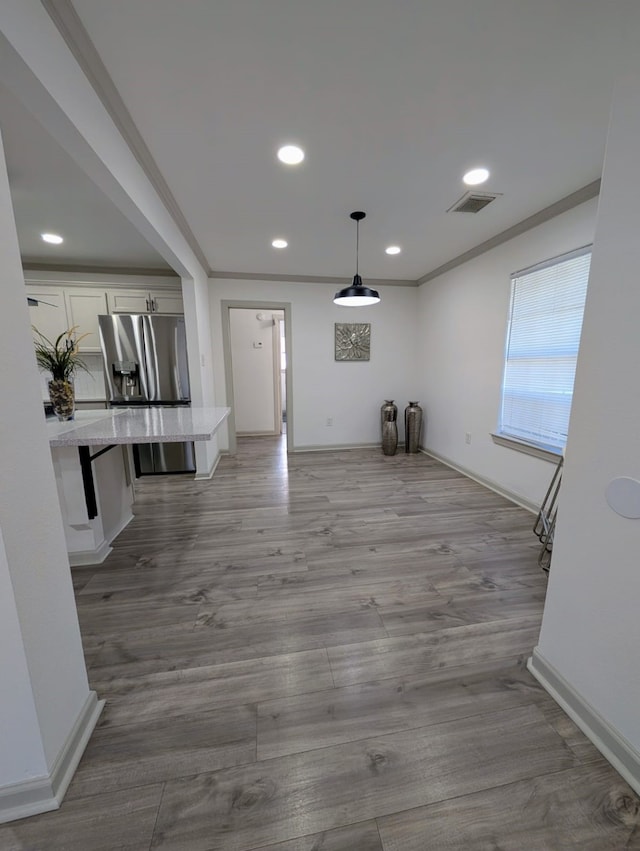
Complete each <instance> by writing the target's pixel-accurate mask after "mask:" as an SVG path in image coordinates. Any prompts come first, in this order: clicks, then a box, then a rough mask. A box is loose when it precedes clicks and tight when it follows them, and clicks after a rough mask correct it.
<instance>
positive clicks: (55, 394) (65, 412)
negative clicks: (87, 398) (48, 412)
mask: <svg viewBox="0 0 640 851" xmlns="http://www.w3.org/2000/svg"><path fill="white" fill-rule="evenodd" d="M48 386H49V400H50V402H51V405H52V406H53V413H54V414H55V415H56V417H57V418H58V419H59V420H61V421H64V420H72V419H73V414H74V411H75V407H76V404H75V396H74V392H73V382H72V381H68V380H66V381H65V380H64V379H61V378H54V379H52V380H51V381H50V382H49V385H48Z"/></svg>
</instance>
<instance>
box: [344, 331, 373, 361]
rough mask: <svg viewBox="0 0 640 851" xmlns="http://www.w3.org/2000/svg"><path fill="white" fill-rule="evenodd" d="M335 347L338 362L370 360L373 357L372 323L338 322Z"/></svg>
mask: <svg viewBox="0 0 640 851" xmlns="http://www.w3.org/2000/svg"><path fill="white" fill-rule="evenodd" d="M335 345H336V360H339V361H354V360H355V361H366V360H369V357H370V355H371V323H370V322H336V323H335Z"/></svg>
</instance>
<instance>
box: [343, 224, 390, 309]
mask: <svg viewBox="0 0 640 851" xmlns="http://www.w3.org/2000/svg"><path fill="white" fill-rule="evenodd" d="M365 216H366V213H363V212H362V211H360V210H356V211H355V212H354V213H351V214H350V218H352V219H354V221H355V223H356V273H355V275H354V276H353V281H352V283H351V286H350V287H345V288H344V289H343V290H340V292H337V293H336V294H335V296H334V297H333V302H334V304H339V305H341V306H342V307H366V306H367V305H369V304H377V303H378V302H379V301H380V296H379V295H378V293H377V291H376V290H372V289H370V288H369V287H365V286H364V284H363V283H362V278H361V277H360V275H359V274H358V255H359V249H360V222H361V221H362V219H364V217H365Z"/></svg>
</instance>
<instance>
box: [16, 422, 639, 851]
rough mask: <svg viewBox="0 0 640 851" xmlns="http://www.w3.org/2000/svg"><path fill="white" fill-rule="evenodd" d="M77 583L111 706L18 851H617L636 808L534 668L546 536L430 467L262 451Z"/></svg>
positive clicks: (499, 502)
mask: <svg viewBox="0 0 640 851" xmlns="http://www.w3.org/2000/svg"><path fill="white" fill-rule="evenodd" d="M135 510H136V517H135V520H134V522H133V523H132V524H131V525H130V526H129V527H128V528H127V529H126V530H125V531H124V532H123V533H122V534H121V535H120V537H119V538H118V540H117V542H116V544H115V550H114V552H113V554H112V555H111V556H110V557H109V558H108V560H107V561H106V563H105V564H104V565H103V566H102V567H100V568H99V569H96V568H83V569H77V570H75V571H74V574H73V579H74V584H75V588H76V594H77V603H78V614H79V619H80V625H81V629H82V634H83V640H84V645H85V651H86V658H87V664H88V667H89V674H90V680H91V685H92V687H93V688H95V689H96V690H97V691H98V694H99V695H100V696H101V697H104V698H106V699H107V706H106V709H105V711H104V714H103V716H102V718H101V720H100V723H99V726H98V728H97V729H96V731H95V733H94V735H93V737H92V739H91V742H90V743H89V746H88V748H87V751H86V753H85V756H84V757H83V759H82V762H81V764H80V766H79V768H78V771H77V773H76V776H75V778H74V780H73V782H72V784H71V786H70V788H69V791H68V794H67V797H66V799H65V801H64V803H63V805H62V808H61V809H60V810H59V811H57V812H54V813H47V814H44V815H42V816H36V817H33V818H31V819H25V820H23V821H20V822H14V823H13V824H9V825H5V826H3V827H0V848H2V849H3V851H27V849H28V851H76V849H77V851H115V849H119V851H150V849H154V851H249V849H262V851H453V850H454V849H455V851H463V850H464V851H565V849H567V851H568V849H581V851H622V849H636V851H637V849H640V805H639V802H638V799H637V798H636V796H635V795H634V794H633V792H632V791H631V790H630V789H629V787H628V786H627V785H626V784H625V783H624V782H623V781H622V780H621V778H620V777H619V776H618V775H617V774H616V773H615V772H614V771H613V769H612V768H611V767H610V766H609V765H608V763H606V762H605V761H604V759H603V758H602V757H601V756H600V755H599V753H598V752H597V751H596V750H595V749H594V748H593V747H592V745H591V744H590V743H589V742H588V741H587V740H586V738H585V737H584V736H583V735H582V733H581V732H580V731H579V730H578V729H577V728H576V727H575V725H574V724H573V723H572V722H571V721H570V720H569V719H568V718H567V717H566V716H565V715H564V714H563V713H562V712H561V710H560V709H559V708H558V707H557V706H556V704H555V703H554V702H553V701H552V700H551V699H550V698H549V697H548V695H546V693H545V692H544V691H543V690H542V689H541V688H540V687H539V686H538V685H537V683H536V682H535V681H534V680H533V678H532V677H531V676H530V675H529V673H528V672H527V671H526V668H525V662H526V658H527V656H528V655H529V654H530V652H531V650H532V648H533V647H534V645H535V644H536V641H537V636H538V631H539V627H540V618H541V613H542V608H543V604H544V596H545V590H546V581H547V580H546V576H545V575H544V574H543V573H542V572H541V571H540V569H539V568H538V567H537V564H536V556H537V540H536V539H535V538H534V536H533V534H532V531H531V526H532V522H533V518H532V516H531V515H529V514H528V513H527V512H525V511H523V510H521V509H519V508H517V507H515V506H513V505H512V504H510V503H509V502H507V501H506V500H505V499H502V498H501V497H499V496H497V495H495V494H494V493H492V492H490V491H488V490H486V489H484V488H483V487H481V486H480V485H478V484H476V483H475V482H473V481H471V480H469V479H467V478H465V477H464V476H462V475H460V474H458V473H457V472H455V471H453V470H450V469H448V468H447V467H444V466H443V465H441V464H439V463H437V462H436V461H434V460H432V459H430V458H428V457H427V456H425V455H404V454H398V455H396V456H395V457H385V456H384V455H382V454H381V452H380V451H376V450H351V451H348V452H347V451H341V452H338V451H336V452H325V453H303V454H297V455H294V456H292V457H290V458H289V459H287V456H286V454H285V453H284V443H283V441H281V440H278V439H269V438H264V439H262V438H261V439H258V438H253V439H251V438H245V439H242V440H240V441H239V445H238V454H237V456H235V457H233V458H232V457H225V458H223V459H222V461H221V462H220V465H219V468H218V470H217V472H216V474H215V477H214V478H213V480H212V481H209V482H197V483H194V482H193V481H191V480H189V479H188V478H187V477H162V478H156V479H153V478H147V479H143V480H142V481H141V482H140V483H139V485H138V487H137V500H136V506H135Z"/></svg>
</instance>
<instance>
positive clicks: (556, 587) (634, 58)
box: [531, 5, 640, 791]
mask: <svg viewBox="0 0 640 851" xmlns="http://www.w3.org/2000/svg"><path fill="white" fill-rule="evenodd" d="M628 23H629V26H628V28H627V32H628V33H632V34H633V33H635V38H629V43H628V45H627V50H626V55H625V56H624V57H623V64H622V70H621V74H620V77H619V80H618V84H617V89H616V92H615V95H614V103H613V110H612V114H611V123H610V128H609V135H608V139H607V150H606V158H605V167H604V174H603V184H602V192H601V196H600V203H599V208H598V218H597V222H596V235H595V242H594V250H593V257H592V264H591V276H590V280H589V288H588V293H587V303H586V309H585V316H584V324H583V329H582V342H581V348H580V354H579V358H578V369H577V374H576V383H575V391H574V399H573V408H572V413H571V425H570V431H569V441H568V445H567V452H566V466H565V473H564V477H563V484H562V493H561V499H560V508H559V513H558V528H557V533H556V538H555V543H554V553H553V560H552V563H551V575H550V579H549V590H548V595H547V603H546V606H545V612H544V619H543V623H542V632H541V635H540V641H539V644H538V647H537V648H536V650H535V652H534V656H533V659H532V663H531V668H532V670H533V672H534V673H535V674H536V676H538V678H539V679H540V680H541V681H542V682H543V683H544V684H545V685H546V686H547V687H548V688H549V689H550V690H551V691H552V693H554V694H555V696H556V697H558V698H559V699H560V702H561V703H562V704H563V705H564V706H565V708H567V709H568V710H569V712H570V713H571V714H572V715H573V717H574V718H575V719H576V720H577V721H578V723H580V725H581V726H582V727H583V729H585V731H586V732H587V734H588V735H589V736H590V738H591V739H592V740H593V741H594V742H595V743H596V744H597V745H598V747H600V748H601V750H602V751H603V752H604V753H605V755H606V756H607V757H608V758H609V759H610V760H611V761H612V762H613V764H614V765H615V766H616V767H617V768H618V769H619V770H620V771H621V773H622V774H623V775H624V776H625V777H626V778H627V780H628V781H629V782H630V783H631V785H633V786H634V787H635V789H636V790H637V791H640V654H639V653H638V649H639V648H640V616H639V601H640V519H628V518H625V517H623V516H621V515H620V514H618V513H616V512H615V511H614V510H613V509H612V508H610V507H609V505H608V503H607V499H606V491H607V488H608V486H609V484H610V483H611V482H612V480H614V479H617V478H620V477H625V478H626V477H628V478H630V479H633V480H635V481H636V482H637V483H638V484H637V485H636V486H635V489H636V493H637V491H638V490H639V489H640V378H639V366H640V333H639V331H638V328H639V323H640V285H639V284H638V276H639V272H638V250H637V244H638V232H639V231H640V214H639V213H638V203H637V199H638V191H639V189H640V179H639V178H638V172H637V156H638V138H640V54H639V53H638V50H637V34H638V33H640V9H638V7H637V5H636V6H635V8H633V10H632V11H630V17H629V21H628Z"/></svg>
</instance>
